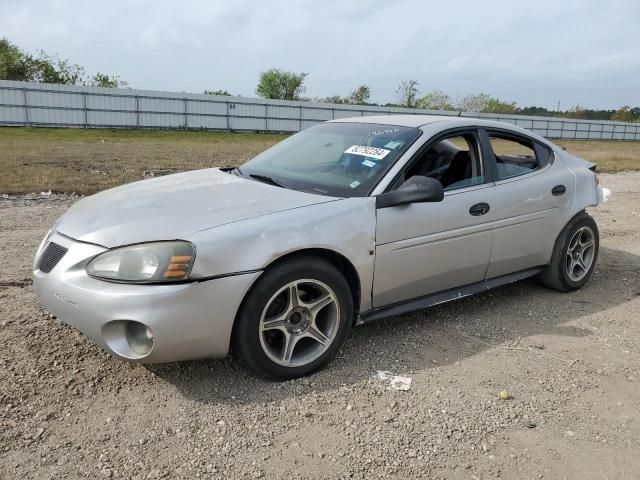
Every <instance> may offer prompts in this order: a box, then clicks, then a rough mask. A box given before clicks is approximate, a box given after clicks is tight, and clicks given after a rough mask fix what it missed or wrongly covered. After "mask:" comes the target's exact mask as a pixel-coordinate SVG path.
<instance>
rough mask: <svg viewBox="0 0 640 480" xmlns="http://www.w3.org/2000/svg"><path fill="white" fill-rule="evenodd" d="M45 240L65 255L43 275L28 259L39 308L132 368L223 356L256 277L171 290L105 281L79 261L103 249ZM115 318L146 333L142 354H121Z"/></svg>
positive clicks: (55, 236) (56, 238)
mask: <svg viewBox="0 0 640 480" xmlns="http://www.w3.org/2000/svg"><path fill="white" fill-rule="evenodd" d="M49 241H52V242H55V243H57V244H59V245H61V246H63V247H65V248H67V249H68V251H67V253H66V254H65V255H64V257H62V259H61V260H60V262H59V263H58V264H57V265H56V266H55V267H54V268H53V270H51V272H50V273H44V272H42V271H40V270H39V269H38V268H37V267H36V265H37V258H36V262H35V263H34V269H33V284H34V287H35V290H36V293H37V296H38V299H39V300H40V302H41V304H42V305H43V306H44V307H45V308H46V309H47V310H48V311H49V312H51V313H52V314H54V315H55V316H56V317H58V318H59V319H60V320H62V321H63V322H65V323H67V324H68V325H71V326H72V327H74V328H76V329H78V330H80V331H81V332H82V333H83V334H84V335H86V336H87V337H89V338H90V339H91V340H93V341H94V342H95V343H96V344H98V345H100V346H101V347H102V348H104V349H105V350H107V351H109V352H111V353H112V354H113V355H115V356H117V357H119V358H122V359H124V360H129V361H134V362H139V363H161V362H172V361H178V360H188V359H195V358H212V357H223V356H225V355H226V354H227V353H228V350H229V342H230V339H231V331H232V328H233V322H234V320H235V316H236V312H237V310H238V308H239V306H240V303H241V302H242V299H243V298H244V295H245V294H246V292H247V291H248V290H249V288H250V287H251V285H252V284H253V282H254V281H255V280H256V278H257V277H258V276H259V275H260V272H256V273H248V274H241V275H231V276H226V277H220V278H216V279H211V280H207V281H202V282H193V283H183V284H174V285H127V284H120V283H110V282H105V281H102V280H97V279H95V278H92V277H90V276H88V275H87V274H86V272H85V266H86V264H87V262H88V261H89V260H90V259H91V258H93V257H94V256H95V255H97V254H98V253H101V252H103V251H105V250H106V249H105V248H103V247H100V246H97V245H92V244H87V243H82V242H76V241H74V240H71V239H69V238H67V237H65V236H62V235H60V234H57V233H54V234H53V236H52V237H51V238H49ZM40 253H41V252H38V254H40ZM123 321H134V322H140V323H142V324H144V325H146V326H147V327H148V328H149V329H150V330H151V331H152V332H153V347H152V348H151V351H150V352H149V353H147V354H145V355H143V356H140V355H138V354H136V353H135V352H133V351H129V350H127V348H126V340H125V339H124V338H118V335H124V334H125V333H124V329H121V328H113V327H114V325H116V324H117V323H118V322H120V323H122V322H123ZM114 322H116V323H114ZM123 342H124V343H123ZM123 345H125V347H123Z"/></svg>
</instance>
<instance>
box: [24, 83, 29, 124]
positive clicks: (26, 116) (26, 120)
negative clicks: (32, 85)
mask: <svg viewBox="0 0 640 480" xmlns="http://www.w3.org/2000/svg"><path fill="white" fill-rule="evenodd" d="M22 103H23V104H24V123H25V124H26V125H27V127H28V126H29V102H27V87H22Z"/></svg>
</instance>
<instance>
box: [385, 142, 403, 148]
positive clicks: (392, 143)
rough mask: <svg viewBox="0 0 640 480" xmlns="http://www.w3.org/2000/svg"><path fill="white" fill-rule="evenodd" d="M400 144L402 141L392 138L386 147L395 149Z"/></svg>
mask: <svg viewBox="0 0 640 480" xmlns="http://www.w3.org/2000/svg"><path fill="white" fill-rule="evenodd" d="M400 145H402V142H396V141H395V140H391V141H390V142H389V143H387V144H386V145H385V146H384V148H389V149H391V150H395V149H396V148H398V147H399V146H400Z"/></svg>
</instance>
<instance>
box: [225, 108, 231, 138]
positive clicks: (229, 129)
mask: <svg viewBox="0 0 640 480" xmlns="http://www.w3.org/2000/svg"><path fill="white" fill-rule="evenodd" d="M224 104H225V106H226V108H227V116H226V117H225V118H226V119H227V131H228V132H230V131H231V119H230V118H229V102H224Z"/></svg>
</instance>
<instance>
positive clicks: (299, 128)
mask: <svg viewBox="0 0 640 480" xmlns="http://www.w3.org/2000/svg"><path fill="white" fill-rule="evenodd" d="M301 130H302V105H300V126H299V127H298V131H301Z"/></svg>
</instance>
